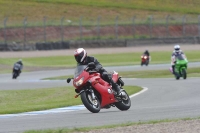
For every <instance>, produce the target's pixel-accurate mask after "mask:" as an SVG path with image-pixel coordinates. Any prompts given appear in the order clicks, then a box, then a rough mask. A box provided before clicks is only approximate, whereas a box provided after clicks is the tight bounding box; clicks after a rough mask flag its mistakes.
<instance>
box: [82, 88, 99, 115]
mask: <svg viewBox="0 0 200 133" xmlns="http://www.w3.org/2000/svg"><path fill="white" fill-rule="evenodd" d="M94 95H95V94H94ZM81 100H82V103H83V104H84V106H85V107H86V108H87V109H88V110H89V111H90V112H92V113H98V112H99V111H100V109H101V104H100V101H99V99H98V98H97V96H96V95H95V99H92V94H91V92H89V91H84V92H82V93H81Z"/></svg>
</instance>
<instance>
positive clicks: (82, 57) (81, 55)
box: [74, 48, 121, 95]
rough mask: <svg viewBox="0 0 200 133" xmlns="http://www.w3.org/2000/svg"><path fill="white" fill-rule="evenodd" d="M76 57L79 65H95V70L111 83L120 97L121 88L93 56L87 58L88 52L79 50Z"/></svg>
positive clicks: (75, 52)
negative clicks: (92, 63)
mask: <svg viewBox="0 0 200 133" xmlns="http://www.w3.org/2000/svg"><path fill="white" fill-rule="evenodd" d="M74 57H75V60H76V61H77V65H88V64H89V63H91V62H94V64H95V66H96V67H95V70H96V71H97V72H99V73H100V75H101V77H102V79H103V80H105V81H106V82H108V83H110V84H111V85H112V88H113V89H114V90H115V91H116V93H117V95H120V90H121V88H120V87H119V85H118V84H116V83H115V82H114V81H113V80H112V78H111V77H110V76H109V74H108V72H107V71H106V70H105V69H104V68H103V66H102V65H101V64H100V63H99V61H98V60H97V59H96V58H95V57H92V56H87V52H86V51H85V49H83V48H78V49H76V50H75V51H74Z"/></svg>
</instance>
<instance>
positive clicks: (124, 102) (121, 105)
mask: <svg viewBox="0 0 200 133" xmlns="http://www.w3.org/2000/svg"><path fill="white" fill-rule="evenodd" d="M122 93H125V96H123V98H122V99H121V101H119V102H117V103H115V106H116V107H117V108H118V109H119V110H121V111H125V110H128V109H129V108H130V107H131V100H130V97H129V95H128V94H127V93H126V91H125V90H123V91H122Z"/></svg>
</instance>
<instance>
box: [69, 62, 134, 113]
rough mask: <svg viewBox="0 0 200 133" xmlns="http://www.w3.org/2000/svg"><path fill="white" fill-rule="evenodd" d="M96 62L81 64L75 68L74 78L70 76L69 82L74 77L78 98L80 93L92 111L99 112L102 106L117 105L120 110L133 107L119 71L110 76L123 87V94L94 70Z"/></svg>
mask: <svg viewBox="0 0 200 133" xmlns="http://www.w3.org/2000/svg"><path fill="white" fill-rule="evenodd" d="M94 68H95V65H94V63H90V64H88V65H79V66H77V67H76V68H75V74H74V78H68V79H67V83H69V82H70V81H71V79H73V86H74V87H75V92H76V93H77V95H76V96H75V98H77V97H78V96H79V95H80V97H81V101H82V103H83V104H84V106H85V107H86V108H87V109H88V110H89V111H90V112H92V113H98V112H99V111H100V110H101V109H102V108H106V109H108V108H110V107H111V106H112V107H117V108H118V109H119V110H122V111H124V110H128V109H129V108H130V107H131V100H130V98H129V95H128V94H127V93H126V91H125V90H124V89H123V88H122V86H124V82H123V81H122V79H121V77H119V76H118V73H117V72H115V71H114V72H113V73H112V74H111V75H110V76H111V77H112V78H113V80H114V81H115V82H116V83H117V84H118V85H119V86H120V87H121V89H122V90H121V95H115V93H116V92H115V91H114V90H113V89H112V86H111V85H110V84H109V83H107V82H106V81H104V80H103V79H102V78H101V76H100V74H99V73H98V72H97V71H95V70H94Z"/></svg>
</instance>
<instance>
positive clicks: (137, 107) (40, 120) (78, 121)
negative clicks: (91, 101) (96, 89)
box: [0, 63, 200, 133]
mask: <svg viewBox="0 0 200 133" xmlns="http://www.w3.org/2000/svg"><path fill="white" fill-rule="evenodd" d="M197 66H200V63H189V67H197ZM169 67H170V65H169V64H159V65H149V66H148V67H146V66H143V67H141V66H124V67H123V66H118V67H106V69H107V70H108V71H112V70H115V71H131V70H133V71H134V70H135V71H137V70H154V69H166V70H168V69H169ZM73 72H74V71H73V69H68V70H57V71H39V72H29V73H28V72H27V73H22V75H21V76H20V77H19V78H18V79H17V80H12V79H11V74H1V75H0V90H9V89H11V90H13V89H40V88H48V87H56V86H67V85H70V86H71V85H72V84H67V83H66V82H65V80H56V81H49V80H44V81H41V80H40V79H42V78H47V77H53V76H60V75H72V74H73ZM123 80H124V81H125V85H138V86H141V87H144V90H145V91H144V92H143V93H140V94H139V95H136V96H133V97H132V98H131V102H132V106H131V108H130V109H129V110H128V111H120V110H118V109H117V108H111V109H102V110H101V111H100V112H99V113H96V114H93V113H90V112H89V111H88V110H86V109H85V108H84V106H82V105H81V106H77V107H71V108H68V110H67V111H66V110H65V108H61V109H60V112H57V111H55V110H52V111H51V112H48V111H47V112H45V111H44V112H39V113H38V112H34V113H26V114H13V115H0V133H15V132H23V131H25V130H31V129H52V128H63V127H67V128H75V127H89V126H90V127H91V126H102V125H108V124H120V123H125V122H139V121H149V120H160V119H175V118H188V117H191V118H192V117H199V116H200V102H199V101H200V97H199V95H200V87H199V83H200V79H199V78H187V79H186V80H183V79H180V80H178V81H177V80H175V79H174V78H173V77H172V78H162V79H159V78H154V79H125V78H124V79H123Z"/></svg>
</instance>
